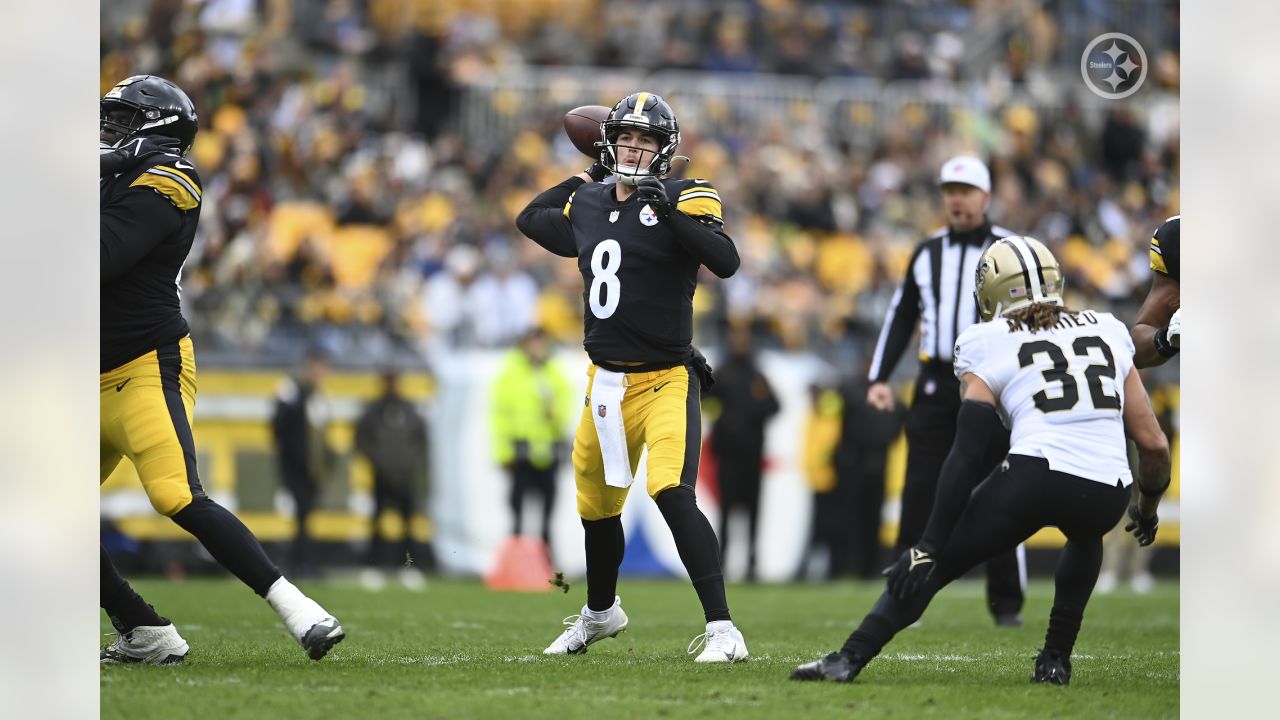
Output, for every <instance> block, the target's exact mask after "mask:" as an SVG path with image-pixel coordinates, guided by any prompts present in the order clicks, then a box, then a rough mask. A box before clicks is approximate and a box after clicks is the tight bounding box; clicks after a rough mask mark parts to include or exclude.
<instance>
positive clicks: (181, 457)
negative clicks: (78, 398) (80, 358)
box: [98, 337, 204, 516]
mask: <svg viewBox="0 0 1280 720" xmlns="http://www.w3.org/2000/svg"><path fill="white" fill-rule="evenodd" d="M98 384H99V388H98V393H99V412H100V413H101V421H100V435H99V448H100V453H101V464H100V468H99V475H100V477H99V480H98V482H99V484H101V483H103V482H106V479H107V477H109V476H110V475H111V471H113V470H115V467H116V465H118V464H119V463H120V459H121V458H129V461H130V462H132V463H133V466H134V468H135V469H136V470H137V471H138V477H139V478H141V479H142V488H143V490H145V491H146V493H147V498H148V499H150V500H151V506H152V507H154V508H155V509H156V512H159V513H161V514H163V515H169V516H172V515H173V514H174V513H177V512H178V511H179V510H181V509H183V508H184V507H186V506H188V505H190V504H191V501H192V500H193V499H194V498H196V497H199V496H201V495H203V494H204V490H203V489H201V487H200V477H199V475H198V473H197V471H196V453H195V441H194V438H193V436H192V434H191V423H192V418H193V414H194V412H195V405H196V363H195V351H194V349H193V347H192V345H191V338H189V337H186V338H182V339H181V340H179V341H178V342H176V343H170V344H168V345H166V346H164V347H161V348H159V349H158V350H153V351H151V352H149V353H147V354H146V355H143V356H141V357H139V358H137V359H135V360H131V361H130V362H128V363H125V364H124V365H121V366H120V367H118V368H115V369H113V370H110V371H108V372H105V373H102V374H100V375H99V376H98Z"/></svg>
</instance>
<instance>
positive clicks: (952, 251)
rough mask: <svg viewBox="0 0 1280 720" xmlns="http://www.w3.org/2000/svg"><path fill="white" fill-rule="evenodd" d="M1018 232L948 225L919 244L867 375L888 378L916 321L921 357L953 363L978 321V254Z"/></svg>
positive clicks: (873, 379) (995, 227) (996, 227)
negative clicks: (956, 228) (969, 329)
mask: <svg viewBox="0 0 1280 720" xmlns="http://www.w3.org/2000/svg"><path fill="white" fill-rule="evenodd" d="M1013 234H1014V233H1013V232H1011V231H1010V230H1007V229H1005V228H1002V227H1000V226H999V225H992V224H990V223H986V224H984V225H983V226H982V227H980V228H977V229H976V230H972V231H969V232H963V233H957V232H952V231H951V230H950V229H948V228H943V229H941V230H938V231H937V232H934V233H933V234H931V235H929V237H927V238H925V239H924V240H923V241H921V242H920V244H919V245H917V246H916V250H915V252H914V253H913V254H912V256H911V263H910V264H909V265H908V266H907V275H906V277H905V278H903V280H902V284H901V285H899V286H898V290H897V292H895V293H894V294H893V301H892V302H891V303H890V304H889V312H888V313H886V314H885V318H884V326H883V327H882V328H881V329H880V338H879V340H877V341H876V350H875V355H874V356H873V357H872V358H871V370H870V372H869V373H868V377H869V379H870V380H871V382H873V383H876V382H888V380H889V376H890V375H892V374H893V369H894V368H895V367H897V365H898V361H899V360H901V359H902V353H903V352H904V351H905V350H906V349H907V344H908V343H909V342H910V341H911V336H912V334H913V333H914V332H915V328H916V325H917V323H918V324H919V326H920V361H921V362H929V361H939V362H945V363H948V364H949V363H951V362H952V357H951V352H952V349H953V348H954V347H955V344H956V338H957V337H959V336H960V333H961V332H963V331H964V329H965V328H967V327H969V326H970V325H972V324H973V323H975V322H978V306H977V304H976V303H975V302H974V299H973V289H974V277H975V272H976V270H977V267H978V258H980V257H981V256H982V251H984V250H986V249H987V247H988V246H989V245H991V243H992V242H995V241H996V240H998V239H1000V238H1002V237H1008V236H1010V235H1013Z"/></svg>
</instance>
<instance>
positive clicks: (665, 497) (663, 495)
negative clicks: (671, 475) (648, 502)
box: [653, 485, 699, 523]
mask: <svg viewBox="0 0 1280 720" xmlns="http://www.w3.org/2000/svg"><path fill="white" fill-rule="evenodd" d="M653 501H654V502H655V503H657V504H658V510H659V511H660V512H661V513H662V516H663V517H664V518H666V519H667V522H668V523H670V522H671V518H672V517H673V516H675V515H680V514H684V513H687V512H689V511H690V510H693V511H694V512H699V511H698V500H697V496H696V495H694V493H693V488H691V487H689V486H687V485H677V486H675V487H673V488H669V489H667V490H663V491H662V492H660V493H658V494H657V495H656V496H654V498H653Z"/></svg>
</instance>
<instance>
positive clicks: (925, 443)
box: [895, 361, 1023, 617]
mask: <svg viewBox="0 0 1280 720" xmlns="http://www.w3.org/2000/svg"><path fill="white" fill-rule="evenodd" d="M959 413H960V381H959V380H957V379H956V377H955V375H954V374H953V371H952V368H951V364H950V363H944V362H933V361H926V362H925V363H923V364H922V366H921V369H920V376H919V377H918V378H917V379H916V389H915V395H914V398H913V400H912V401H911V409H910V410H909V411H908V412H907V426H906V432H907V473H906V476H907V477H906V483H905V486H904V487H903V489H902V512H901V516H900V520H899V524H898V544H897V547H896V548H895V556H896V555H900V554H901V553H902V552H904V551H905V550H906V549H907V548H909V547H911V546H913V545H915V544H916V543H918V542H920V537H921V536H922V535H924V528H925V525H927V524H928V522H929V513H930V512H931V511H932V510H933V498H934V494H935V493H936V492H937V488H938V477H939V476H940V475H941V474H942V465H943V463H944V462H946V459H947V454H948V453H950V452H951V444H952V442H954V441H955V438H956V416H957V415H958V414H959ZM1008 450H1009V445H1008V437H1007V436H1006V438H1005V442H1003V443H1000V446H999V447H997V448H995V452H993V453H992V455H991V456H990V457H988V458H987V462H986V465H985V467H984V468H983V470H984V476H985V474H986V473H987V472H989V471H990V470H991V469H993V468H994V467H995V466H996V465H997V464H998V463H999V462H1000V461H1001V460H1002V459H1003V458H1004V455H1005V453H1007V452H1008ZM1014 545H1015V546H1016V545H1017V543H1014ZM986 565H987V607H988V609H989V610H990V611H991V614H992V616H993V617H999V616H1001V615H1013V614H1017V613H1018V612H1020V611H1021V610H1022V602H1023V592H1022V574H1021V571H1020V567H1019V562H1018V555H1017V548H1016V547H1011V548H1009V549H1008V550H1004V551H1001V552H1000V553H998V554H996V555H993V556H992V557H991V558H990V559H989V560H987V563H986Z"/></svg>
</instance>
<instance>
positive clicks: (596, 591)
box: [582, 515, 627, 612]
mask: <svg viewBox="0 0 1280 720" xmlns="http://www.w3.org/2000/svg"><path fill="white" fill-rule="evenodd" d="M582 529H583V531H585V534H584V538H583V541H584V544H585V546H586V549H587V607H588V608H590V609H591V610H595V611H596V612H602V611H604V610H608V609H609V608H611V607H613V598H614V596H615V595H617V592H618V566H619V565H621V564H622V553H623V551H624V550H625V549H626V544H627V542H626V536H625V535H624V534H623V532H622V516H621V515H614V516H613V517H610V518H605V519H603V520H583V521H582Z"/></svg>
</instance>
